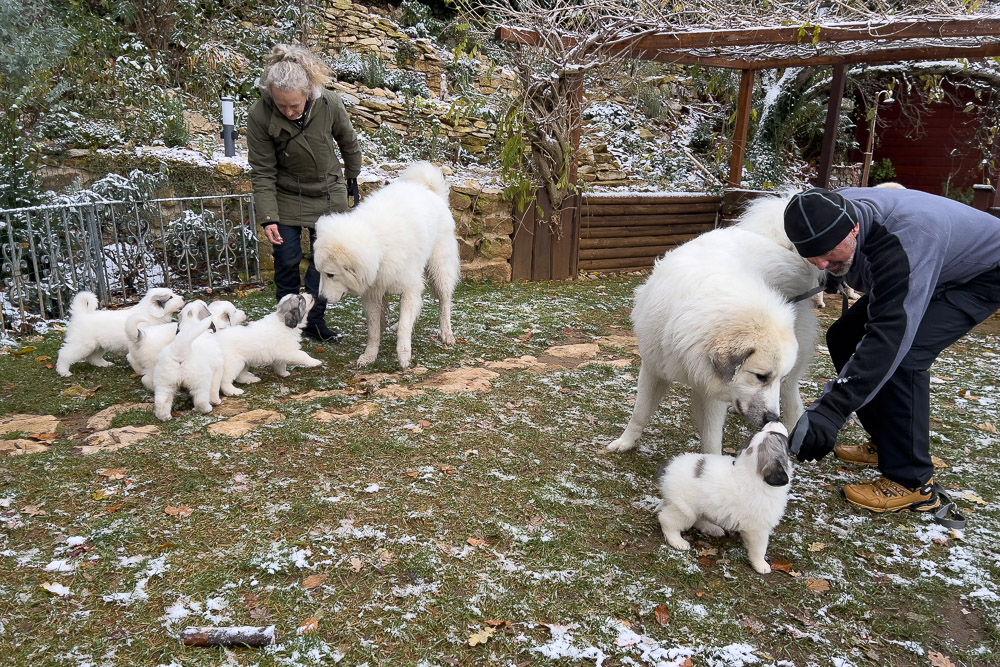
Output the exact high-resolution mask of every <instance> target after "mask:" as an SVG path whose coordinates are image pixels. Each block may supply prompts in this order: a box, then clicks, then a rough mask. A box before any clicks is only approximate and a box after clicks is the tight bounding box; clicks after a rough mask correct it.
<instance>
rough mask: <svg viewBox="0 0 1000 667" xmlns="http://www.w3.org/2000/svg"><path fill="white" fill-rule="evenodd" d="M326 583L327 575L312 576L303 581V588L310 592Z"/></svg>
mask: <svg viewBox="0 0 1000 667" xmlns="http://www.w3.org/2000/svg"><path fill="white" fill-rule="evenodd" d="M324 583H326V575H325V574H310V575H309V576H308V577H306V578H305V579H303V580H302V588H304V589H306V590H310V589H312V588H316V587H317V586H322V585H323V584H324Z"/></svg>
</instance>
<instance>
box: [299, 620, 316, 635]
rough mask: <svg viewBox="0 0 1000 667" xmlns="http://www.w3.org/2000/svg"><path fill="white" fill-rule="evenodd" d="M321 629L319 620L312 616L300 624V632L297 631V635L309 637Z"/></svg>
mask: <svg viewBox="0 0 1000 667" xmlns="http://www.w3.org/2000/svg"><path fill="white" fill-rule="evenodd" d="M318 629H319V620H318V619H316V618H315V617H314V616H310V617H309V618H307V619H306V620H304V621H302V622H301V623H299V628H298V630H296V631H295V634H297V635H309V634H312V633H314V632H316V631H317V630H318Z"/></svg>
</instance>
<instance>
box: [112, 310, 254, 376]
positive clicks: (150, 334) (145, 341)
mask: <svg viewBox="0 0 1000 667" xmlns="http://www.w3.org/2000/svg"><path fill="white" fill-rule="evenodd" d="M208 310H209V311H210V312H211V313H212V323H213V324H214V330H215V331H221V330H223V329H228V328H229V327H235V326H239V325H241V324H243V323H244V322H246V319H247V314H246V313H245V312H243V311H242V310H240V309H239V308H237V307H236V305H235V304H233V303H232V302H230V301H222V300H218V301H213V302H212V303H210V304H208ZM199 313H200V308H184V309H181V312H180V315H178V322H177V324H173V323H170V322H168V323H166V324H158V323H157V322H156V321H154V320H151V319H150V318H149V316H147V315H146V314H145V313H135V314H133V315H129V318H128V319H127V320H125V335H126V336H127V337H128V354H126V355H125V359H127V360H128V362H129V364H131V366H132V370H134V371H135V372H136V374H137V375H139V376H140V377H142V384H143V386H145V387H146V389H148V390H150V391H153V367H154V366H156V360H157V358H158V357H159V354H160V350H162V349H163V348H164V347H166V346H167V345H169V344H170V342H171V341H172V340H173V339H174V336H176V335H177V330H178V329H179V328H180V327H181V326H182V321H183V320H184V319H186V318H188V317H195V316H196V315H197V314H199ZM199 319H200V318H199ZM209 329H210V330H211V329H212V327H209Z"/></svg>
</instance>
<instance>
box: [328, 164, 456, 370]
mask: <svg viewBox="0 0 1000 667" xmlns="http://www.w3.org/2000/svg"><path fill="white" fill-rule="evenodd" d="M315 260H316V268H317V269H318V270H319V272H320V293H321V294H322V295H323V296H324V297H326V299H327V301H328V302H329V303H330V304H331V305H332V304H335V303H337V302H338V301H340V299H341V298H343V296H344V295H345V294H347V293H351V294H357V295H360V296H361V305H362V306H363V307H364V310H365V319H366V321H367V323H368V342H367V344H366V346H365V351H364V353H363V354H362V355H361V356H360V357H358V365H359V366H367V365H368V364H370V363H372V362H373V361H375V357H377V356H378V348H379V342H380V336H381V328H382V323H383V318H384V309H385V297H386V295H387V294H399V295H400V300H399V322H398V324H397V328H396V356H397V358H398V359H399V365H400V367H402V368H407V367H408V366H409V365H410V360H411V357H412V348H411V338H412V335H413V325H414V322H416V320H417V315H419V314H420V307H421V305H422V303H421V300H422V294H423V291H424V275H425V274H426V276H427V279H428V282H429V283H430V285H431V289H432V290H433V292H434V294H435V296H437V298H438V307H439V326H440V334H441V341H442V342H444V343H445V344H447V345H451V344H453V343H454V342H455V336H454V334H453V333H452V331H451V296H452V293H453V292H454V290H455V285H456V284H457V283H458V278H459V258H458V242H457V241H456V240H455V220H454V218H452V215H451V209H450V208H449V207H448V183H447V182H446V181H445V180H444V176H443V175H442V174H441V170H440V169H438V168H437V167H435V166H434V165H432V164H430V163H429V162H420V163H417V164H415V165H413V166H411V167H409V168H408V169H407V170H406V171H404V172H403V173H402V175H401V176H400V177H399V178H398V179H397V180H396V181H394V182H393V183H391V184H389V185H387V186H386V187H384V188H382V189H381V190H379V191H377V192H375V193H374V194H371V195H368V197H366V198H365V200H364V201H363V202H361V204H360V205H358V206H357V207H355V208H353V209H351V210H350V211H349V212H347V213H338V214H334V215H326V216H323V217H322V218H320V219H319V220H318V221H317V222H316V248H315Z"/></svg>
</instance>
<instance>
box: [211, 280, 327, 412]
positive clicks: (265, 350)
mask: <svg viewBox="0 0 1000 667" xmlns="http://www.w3.org/2000/svg"><path fill="white" fill-rule="evenodd" d="M313 302H314V299H313V297H312V295H311V294H287V295H285V296H284V297H282V299H281V301H279V302H278V308H277V309H276V310H275V311H274V312H273V313H271V314H269V315H265V316H264V317H262V318H260V319H259V320H256V321H254V322H251V323H250V324H247V325H246V326H240V327H230V328H229V329H225V330H223V331H220V332H219V333H218V334H216V337H217V338H218V340H219V345H220V346H221V348H222V357H223V360H224V369H223V373H222V393H224V394H225V395H226V396H238V395H239V394H242V393H243V390H242V389H240V388H239V387H236V386H234V385H233V382H236V381H238V382H244V383H247V382H258V381H259V380H260V378H258V377H257V376H256V375H253V374H252V373H250V372H249V370H248V369H249V368H250V367H251V366H271V367H273V368H274V372H275V373H277V374H278V375H279V376H281V377H287V376H288V368H287V366H288V365H289V364H294V365H297V366H319V365H320V364H322V363H323V362H322V361H320V360H319V359H315V358H313V357H310V356H309V354H308V353H307V352H305V351H304V350H303V349H302V348H301V345H302V328H303V327H304V326H305V325H306V315H307V314H308V313H309V310H310V309H311V308H312V306H313Z"/></svg>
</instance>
